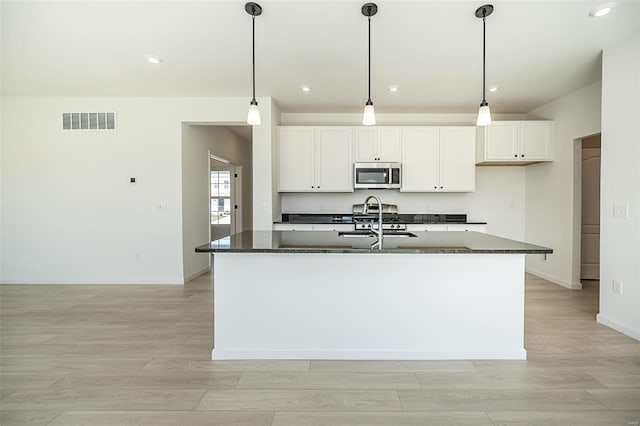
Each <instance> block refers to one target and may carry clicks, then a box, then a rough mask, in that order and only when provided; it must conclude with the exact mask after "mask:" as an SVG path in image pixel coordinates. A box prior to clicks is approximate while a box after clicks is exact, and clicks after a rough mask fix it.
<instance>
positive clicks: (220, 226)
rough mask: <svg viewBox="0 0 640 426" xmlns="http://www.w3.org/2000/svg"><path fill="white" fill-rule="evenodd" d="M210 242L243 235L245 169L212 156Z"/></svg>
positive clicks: (210, 168)
mask: <svg viewBox="0 0 640 426" xmlns="http://www.w3.org/2000/svg"><path fill="white" fill-rule="evenodd" d="M209 159H210V160H209V166H210V167H209V203H208V204H209V230H210V233H209V241H214V240H218V239H220V238H223V237H226V236H229V235H232V234H235V233H238V232H241V231H242V203H241V200H242V167H241V166H238V165H235V164H233V163H231V162H230V161H228V160H226V159H224V158H221V157H218V156H216V155H214V154H212V153H211V152H209Z"/></svg>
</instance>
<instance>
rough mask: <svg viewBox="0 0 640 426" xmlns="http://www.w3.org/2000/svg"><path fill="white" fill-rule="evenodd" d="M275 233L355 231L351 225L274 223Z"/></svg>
mask: <svg viewBox="0 0 640 426" xmlns="http://www.w3.org/2000/svg"><path fill="white" fill-rule="evenodd" d="M273 230H274V231H336V232H338V231H344V232H348V231H353V224H350V223H335V224H334V223H274V224H273Z"/></svg>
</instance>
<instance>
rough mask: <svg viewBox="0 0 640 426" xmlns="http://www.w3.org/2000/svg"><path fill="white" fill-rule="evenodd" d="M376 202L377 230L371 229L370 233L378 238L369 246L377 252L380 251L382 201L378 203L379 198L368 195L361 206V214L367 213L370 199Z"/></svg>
mask: <svg viewBox="0 0 640 426" xmlns="http://www.w3.org/2000/svg"><path fill="white" fill-rule="evenodd" d="M372 198H373V199H374V200H376V202H377V203H378V229H375V228H374V229H371V231H372V232H373V233H374V234H376V237H378V240H377V241H376V242H375V243H373V244H371V248H372V249H374V248H377V249H378V250H382V238H383V235H382V201H380V198H378V197H376V196H375V195H369V196H368V197H367V199H366V200H364V205H363V206H362V213H363V214H367V213H368V212H369V207H368V203H369V200H371V199H372Z"/></svg>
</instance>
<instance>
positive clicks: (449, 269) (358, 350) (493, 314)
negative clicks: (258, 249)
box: [212, 252, 526, 360]
mask: <svg viewBox="0 0 640 426" xmlns="http://www.w3.org/2000/svg"><path fill="white" fill-rule="evenodd" d="M524 257H525V255H524V254H509V253H496V254H482V253H472V254H465V253H453V254H440V253H436V254H422V253H421V254H408V253H402V254H395V253H385V254H378V253H357V254H351V253H349V254H344V253H251V252H248V253H237V252H234V253H225V252H216V253H215V254H214V282H213V286H214V348H213V351H212V359H214V360H230V359H353V360H387V359H394V360H443V359H519V360H522V359H526V351H525V349H524Z"/></svg>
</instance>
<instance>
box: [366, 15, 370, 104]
mask: <svg viewBox="0 0 640 426" xmlns="http://www.w3.org/2000/svg"><path fill="white" fill-rule="evenodd" d="M367 20H368V21H369V99H368V100H367V103H368V104H369V103H371V16H368V17H367Z"/></svg>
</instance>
